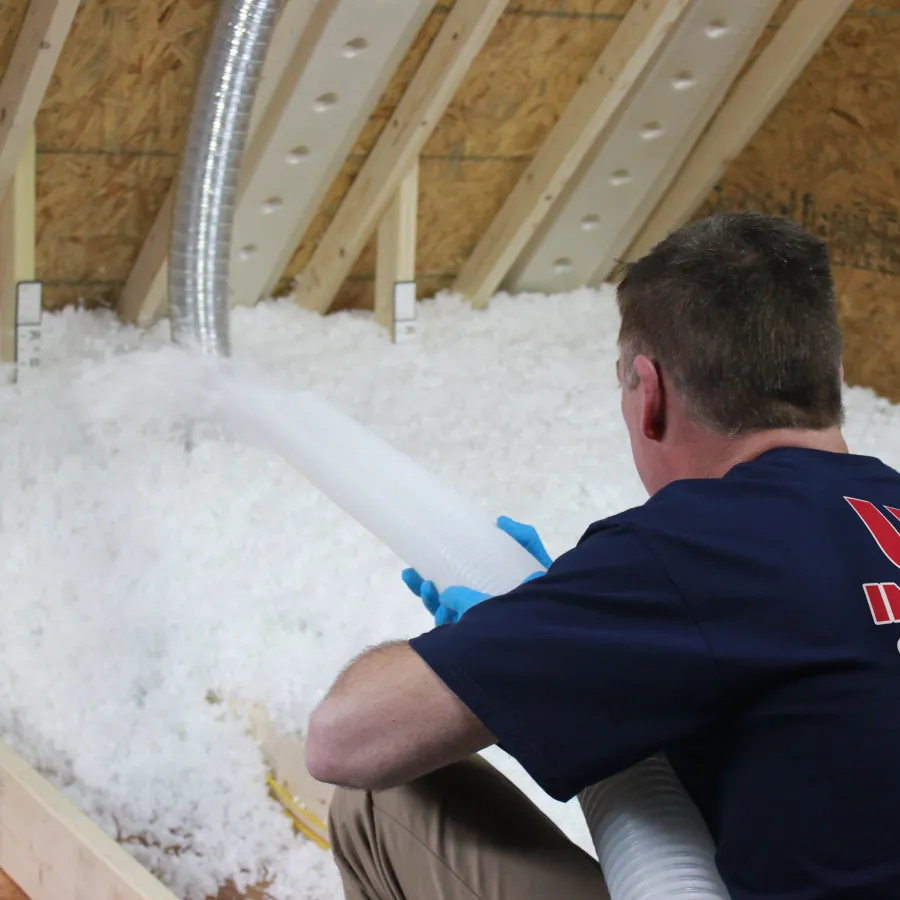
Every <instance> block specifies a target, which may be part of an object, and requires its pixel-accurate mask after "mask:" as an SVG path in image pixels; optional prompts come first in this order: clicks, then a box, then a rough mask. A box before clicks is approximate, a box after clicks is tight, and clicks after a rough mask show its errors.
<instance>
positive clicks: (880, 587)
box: [844, 497, 900, 625]
mask: <svg viewBox="0 0 900 900" xmlns="http://www.w3.org/2000/svg"><path fill="white" fill-rule="evenodd" d="M844 499H845V500H846V501H847V502H848V503H849V504H850V505H851V506H852V507H853V509H854V510H855V511H856V514H857V515H858V516H859V517H860V518H861V519H862V520H863V523H864V524H865V526H866V528H868V529H869V533H870V534H871V535H872V537H873V538H875V543H876V544H878V546H879V547H880V548H881V552H882V553H883V554H884V555H885V556H886V557H887V558H888V559H889V560H890V561H891V562H892V563H893V564H894V565H895V566H897V567H898V568H900V531H897V528H896V526H895V525H894V523H893V522H891V520H890V519H889V518H888V517H887V516H886V515H885V514H884V513H883V512H882V511H881V510H880V509H879V508H878V507H877V506H875V504H874V503H869V501H868V500H856V499H854V498H853V497H844ZM885 509H886V510H887V511H888V512H889V513H890V514H891V515H892V516H893V517H894V518H895V519H897V520H898V521H900V509H895V508H894V507H893V506H886V507H885ZM863 590H864V591H865V592H866V599H867V600H868V601H869V609H870V610H871V611H872V618H873V619H874V620H875V624H876V625H890V624H891V623H892V622H900V587H898V586H897V585H896V584H895V583H893V582H886V583H883V584H878V583H875V584H864V585H863Z"/></svg>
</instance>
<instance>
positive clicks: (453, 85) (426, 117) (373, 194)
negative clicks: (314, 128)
mask: <svg viewBox="0 0 900 900" xmlns="http://www.w3.org/2000/svg"><path fill="white" fill-rule="evenodd" d="M679 2H681V0H679ZM505 8H506V0H457V2H456V4H455V5H454V7H453V8H452V9H451V11H450V13H449V14H448V16H447V19H446V21H445V22H444V25H443V26H442V28H441V30H440V32H439V33H438V35H437V37H436V38H435V39H434V42H433V43H432V45H431V47H430V49H429V51H428V53H427V55H426V56H425V59H424V60H423V61H422V64H421V65H420V67H419V70H418V71H417V72H416V74H415V76H414V77H413V80H412V82H411V84H410V85H409V87H408V88H407V90H406V93H405V94H404V95H403V99H402V100H401V101H400V103H399V105H398V106H397V109H396V110H395V112H394V115H393V116H392V117H391V121H390V122H389V123H388V125H387V127H386V128H385V129H384V131H383V132H382V135H381V137H380V138H379V140H378V142H377V144H376V145H375V147H374V149H373V150H372V152H371V153H370V154H369V156H368V158H367V159H366V162H365V163H364V164H363V167H362V170H361V171H360V173H359V175H358V176H357V177H356V180H355V181H354V182H353V186H352V187H351V188H350V190H349V192H348V193H347V196H346V197H345V198H344V200H343V203H342V204H341V207H340V209H339V210H338V212H337V215H336V216H335V218H334V221H333V222H332V223H331V227H330V228H329V229H328V231H326V233H325V235H324V236H323V238H322V240H321V242H320V243H319V246H318V247H317V249H316V251H315V253H314V254H313V257H312V259H311V260H310V262H309V264H308V265H307V266H306V268H305V269H304V271H303V272H302V273H301V275H300V277H299V278H298V281H297V287H296V290H295V296H296V299H297V302H298V303H300V304H301V305H302V306H305V307H306V308H308V309H312V310H315V311H317V312H322V313H324V312H327V311H328V309H329V308H330V306H331V304H332V302H333V301H334V298H335V295H336V294H337V292H338V290H340V287H341V285H342V284H343V283H344V279H345V278H346V277H347V275H348V274H349V273H350V270H351V268H352V267H353V264H354V263H355V262H356V259H357V258H358V256H359V254H360V253H361V252H362V249H363V247H364V246H365V244H366V241H367V240H368V239H369V238H370V237H371V236H372V234H373V233H374V232H375V229H376V228H377V227H378V223H379V221H380V220H381V217H382V216H383V215H384V212H385V210H386V209H387V207H388V205H389V204H390V202H391V200H392V199H393V197H394V196H395V195H396V193H397V190H398V189H399V187H400V184H401V182H402V181H403V179H404V178H405V177H406V176H407V175H408V174H409V172H410V170H411V169H412V167H413V166H414V165H415V163H416V160H417V159H418V157H419V155H420V154H421V152H422V149H423V147H424V146H425V143H426V142H427V141H428V139H429V138H430V137H431V134H432V132H433V131H434V129H435V127H436V126H437V124H438V122H439V121H440V119H441V117H442V116H443V114H444V111H445V110H446V109H447V106H448V105H449V103H450V101H451V100H452V99H453V96H454V95H455V93H456V91H457V90H458V88H459V86H460V85H461V84H462V81H463V79H464V78H465V76H466V73H467V72H468V70H469V67H470V66H471V64H472V61H473V60H474V59H475V57H476V55H477V54H478V53H479V51H480V50H481V48H482V47H483V46H484V43H485V41H486V40H487V39H488V37H489V35H490V33H491V31H492V30H493V28H494V25H495V24H496V22H497V20H498V19H499V18H500V16H501V14H502V13H503V10H504V9H505Z"/></svg>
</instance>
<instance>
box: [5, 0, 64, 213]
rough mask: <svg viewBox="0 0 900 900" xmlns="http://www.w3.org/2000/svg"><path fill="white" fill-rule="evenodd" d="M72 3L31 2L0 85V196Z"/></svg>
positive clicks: (44, 84) (36, 106)
mask: <svg viewBox="0 0 900 900" xmlns="http://www.w3.org/2000/svg"><path fill="white" fill-rule="evenodd" d="M77 9H78V0H31V3H30V4H29V6H28V11H27V12H26V13H25V21H24V22H23V23H22V28H21V30H20V31H19V36H18V38H17V39H16V45H15V48H14V49H13V53H12V57H11V58H10V61H9V65H8V66H7V67H6V72H5V73H4V75H3V81H2V82H0V113H2V114H0V198H2V197H3V196H4V195H5V193H6V190H7V188H8V187H9V183H10V181H11V179H12V177H13V173H14V172H15V170H16V166H17V165H18V164H19V160H20V158H21V156H22V151H23V149H24V147H25V143H26V141H27V140H28V135H29V133H30V131H31V129H32V128H33V127H34V120H35V119H36V118H37V114H38V109H39V108H40V105H41V102H42V101H43V99H44V94H45V93H46V91H47V85H49V84H50V79H51V77H52V76H53V70H54V69H55V68H56V63H57V60H58V59H59V54H60V53H61V52H62V48H63V43H64V42H65V39H66V36H67V35H68V33H69V28H70V27H71V25H72V20H73V19H74V18H75V12H76V10H77Z"/></svg>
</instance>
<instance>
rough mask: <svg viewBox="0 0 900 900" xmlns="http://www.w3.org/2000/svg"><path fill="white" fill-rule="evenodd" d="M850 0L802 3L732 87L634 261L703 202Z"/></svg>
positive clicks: (646, 229)
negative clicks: (729, 94)
mask: <svg viewBox="0 0 900 900" xmlns="http://www.w3.org/2000/svg"><path fill="white" fill-rule="evenodd" d="M851 3H852V0H800V2H799V3H798V4H797V6H795V7H794V9H793V10H792V11H791V13H790V14H789V15H788V17H787V19H785V21H784V23H783V24H782V25H781V27H780V28H779V29H778V32H777V33H776V35H775V36H774V37H773V38H772V40H771V42H770V43H769V45H768V46H767V47H766V48H765V49H764V50H763V52H762V53H761V54H760V55H759V58H758V59H757V60H756V61H755V62H754V63H753V65H752V66H751V67H750V68H749V69H748V70H747V72H746V74H745V75H744V76H743V78H741V80H740V81H739V82H738V83H737V84H736V85H735V87H734V90H733V91H732V93H731V96H730V97H729V98H728V99H727V100H726V101H725V103H724V104H723V105H722V107H721V109H720V110H719V112H718V113H717V114H716V117H715V118H714V119H713V121H712V123H711V124H710V126H709V128H708V129H707V131H706V133H705V134H704V135H703V137H702V138H701V139H700V141H699V142H698V143H697V145H696V147H695V148H694V150H693V152H692V153H691V156H690V157H689V158H688V160H687V162H686V163H685V164H684V166H683V167H682V169H681V171H680V172H679V174H678V176H677V177H676V179H675V180H674V182H673V183H672V186H671V187H670V188H669V190H668V192H667V194H666V195H665V197H664V198H663V199H662V201H661V202H660V204H659V205H658V206H657V208H656V210H655V211H654V212H653V214H652V215H651V216H650V218H649V219H648V221H647V222H646V223H645V224H644V226H643V228H642V229H641V231H640V233H639V234H638V236H637V237H636V238H635V240H634V241H633V242H632V244H631V247H630V248H629V250H628V252H627V258H628V259H632V260H633V259H637V258H638V257H640V256H643V255H644V254H645V253H646V252H647V251H648V250H650V249H651V248H652V247H653V246H654V245H655V244H656V243H657V242H658V241H660V240H662V239H663V238H664V237H665V236H666V235H667V234H668V233H669V232H670V231H672V230H673V229H676V228H679V227H680V226H681V225H683V224H684V223H685V222H686V221H687V220H688V219H689V218H690V216H691V214H692V213H693V212H694V211H695V210H696V209H697V208H698V207H699V206H700V205H701V204H702V203H703V201H704V200H705V199H706V197H707V196H708V195H709V192H710V191H711V190H712V188H713V187H714V186H715V184H716V182H717V181H718V180H719V179H720V178H721V177H722V176H723V175H724V174H725V169H726V167H727V166H728V163H729V162H731V160H733V159H735V158H736V157H737V156H738V154H740V152H741V151H742V150H743V149H744V147H746V146H747V144H748V143H749V142H750V141H751V139H752V138H753V136H754V135H755V134H756V132H757V131H758V130H759V129H760V128H761V127H762V125H763V123H764V122H765V120H766V118H767V117H768V116H769V114H770V113H771V112H772V110H773V109H774V108H775V107H776V106H777V105H778V103H779V102H780V101H781V99H782V98H783V97H784V95H785V94H786V93H787V91H788V89H789V88H790V87H791V85H792V84H793V83H794V82H795V81H796V80H797V78H798V77H799V75H800V73H801V72H802V71H803V69H804V68H805V67H806V65H807V63H808V62H809V61H810V59H811V58H812V56H813V54H814V53H815V52H816V51H817V50H818V49H819V48H820V47H821V46H822V44H823V43H824V42H825V40H826V39H827V38H828V35H829V34H831V31H832V30H833V28H834V26H835V25H836V24H837V23H838V21H839V20H840V18H841V16H842V15H843V14H844V13H845V12H846V11H847V9H848V8H849V7H850V4H851Z"/></svg>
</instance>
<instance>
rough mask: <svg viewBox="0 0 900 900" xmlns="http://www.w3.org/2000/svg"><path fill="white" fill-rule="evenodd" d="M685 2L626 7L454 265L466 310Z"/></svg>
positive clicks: (546, 205) (592, 140) (569, 172)
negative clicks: (471, 246) (470, 248)
mask: <svg viewBox="0 0 900 900" xmlns="http://www.w3.org/2000/svg"><path fill="white" fill-rule="evenodd" d="M690 2H691V0H647V2H644V3H635V4H634V5H633V6H632V7H631V10H630V11H629V12H628V14H627V15H626V16H625V18H624V20H623V21H622V24H621V25H620V26H619V28H618V30H617V31H616V35H615V37H614V38H613V40H612V41H610V43H609V44H608V45H607V47H606V48H605V49H604V50H603V52H602V53H601V54H600V58H599V59H598V60H597V62H596V64H595V65H594V67H593V68H592V69H591V72H590V75H589V76H588V77H587V79H586V80H585V81H584V83H583V84H582V85H581V87H580V88H579V89H578V91H577V93H576V94H575V96H574V98H573V99H572V101H571V103H570V104H569V106H568V107H567V108H566V111H565V113H564V114H563V116H562V118H561V119H560V120H559V122H558V123H557V124H556V126H555V127H554V129H553V131H552V132H551V133H550V135H549V136H548V138H547V140H546V141H545V142H544V144H543V146H542V147H541V149H540V151H539V152H538V154H537V155H536V156H535V158H534V159H533V160H532V162H531V164H530V165H529V167H528V169H527V170H526V171H525V174H524V175H523V176H522V178H521V179H520V180H519V182H518V183H517V185H516V187H515V189H514V190H513V192H512V193H511V194H510V195H509V197H508V198H507V200H506V202H505V203H504V205H503V207H502V209H501V210H500V212H499V213H498V214H497V216H496V217H495V218H494V221H493V222H492V223H491V226H490V228H489V229H488V231H487V233H486V234H485V235H484V237H483V238H482V239H481V241H480V242H479V244H478V246H477V247H476V248H475V251H474V252H473V253H472V255H471V256H470V257H469V259H468V260H467V262H466V263H465V265H464V266H463V267H462V269H461V271H460V273H459V276H458V278H457V280H456V284H455V286H454V290H455V291H457V292H458V293H460V294H462V295H463V296H464V297H465V298H466V299H467V300H469V302H470V303H472V305H473V306H474V307H476V308H482V307H484V306H486V305H487V303H488V300H489V299H490V297H491V295H492V294H493V293H494V292H495V291H496V290H497V288H498V287H499V286H500V283H501V282H502V280H503V279H504V277H505V276H506V274H507V273H508V272H509V270H510V269H511V268H512V266H513V264H514V263H515V261H516V259H517V258H518V256H519V254H520V253H521V252H522V250H523V249H524V248H525V246H526V245H527V243H528V241H529V240H530V239H531V237H532V236H533V235H534V233H535V231H536V230H537V229H538V227H539V226H540V225H541V223H542V222H543V221H544V218H545V216H546V215H547V214H548V213H549V212H550V210H551V208H552V207H553V205H554V204H555V203H556V201H557V199H558V198H559V196H560V195H561V194H562V193H563V191H564V190H565V188H566V185H567V184H568V183H569V181H570V180H571V179H572V178H573V176H574V175H575V174H576V172H577V171H578V168H579V166H580V165H581V163H582V162H583V160H584V159H585V157H586V156H587V154H588V153H589V152H590V151H591V149H592V148H593V147H594V146H595V144H596V143H597V141H598V140H599V139H600V138H601V136H602V134H603V133H604V130H605V129H607V128H609V126H610V125H611V124H612V123H613V122H614V121H615V119H616V116H617V114H618V113H619V111H620V110H621V109H622V108H623V107H624V106H625V104H627V102H628V99H629V97H630V96H631V93H632V91H633V90H634V88H635V86H636V85H637V83H638V81H639V80H640V78H641V75H642V74H643V73H644V72H645V70H646V69H647V68H648V66H650V65H651V63H652V62H653V60H654V59H655V58H656V56H657V54H658V53H659V52H660V50H661V48H662V47H663V46H664V44H665V42H666V40H667V38H668V37H669V36H670V34H671V33H672V31H673V29H674V28H675V27H676V25H677V24H678V22H679V20H680V19H681V17H682V15H683V14H684V12H685V10H686V9H687V7H688V6H689V5H690Z"/></svg>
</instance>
